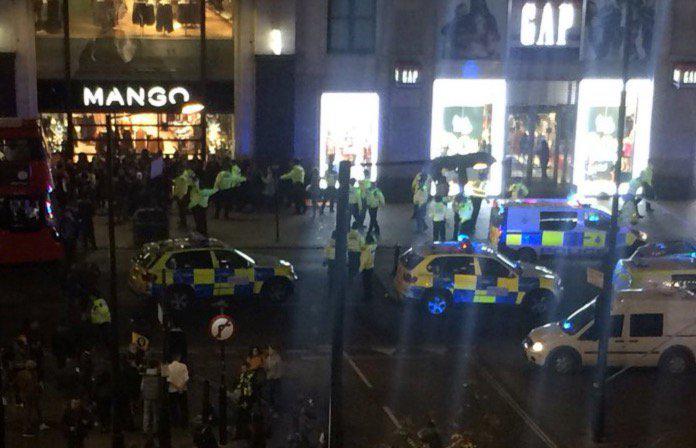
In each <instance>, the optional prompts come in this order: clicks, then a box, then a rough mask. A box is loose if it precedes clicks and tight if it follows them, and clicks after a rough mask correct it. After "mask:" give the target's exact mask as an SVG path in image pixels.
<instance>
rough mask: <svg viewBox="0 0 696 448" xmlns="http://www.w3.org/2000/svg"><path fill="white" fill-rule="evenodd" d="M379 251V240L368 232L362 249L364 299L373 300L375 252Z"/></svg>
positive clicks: (361, 267)
mask: <svg viewBox="0 0 696 448" xmlns="http://www.w3.org/2000/svg"><path fill="white" fill-rule="evenodd" d="M376 251H377V241H376V239H375V237H374V236H373V235H372V234H371V233H368V234H367V236H366V237H365V244H363V246H362V249H361V251H360V272H361V275H362V283H363V299H364V300H366V301H369V300H372V277H373V273H374V269H375V252H376Z"/></svg>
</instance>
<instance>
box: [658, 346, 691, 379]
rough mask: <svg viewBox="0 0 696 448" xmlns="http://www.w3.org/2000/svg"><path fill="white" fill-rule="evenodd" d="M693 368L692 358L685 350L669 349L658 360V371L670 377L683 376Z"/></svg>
mask: <svg viewBox="0 0 696 448" xmlns="http://www.w3.org/2000/svg"><path fill="white" fill-rule="evenodd" d="M693 367H694V356H693V354H692V353H691V352H690V351H689V350H687V349H686V348H679V347H677V348H671V349H669V350H667V351H666V352H665V353H663V355H662V357H661V358H660V370H662V371H663V372H665V373H669V374H670V375H683V374H685V373H688V372H690V371H691V370H693Z"/></svg>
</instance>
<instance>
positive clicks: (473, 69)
mask: <svg viewBox="0 0 696 448" xmlns="http://www.w3.org/2000/svg"><path fill="white" fill-rule="evenodd" d="M480 75H481V68H480V67H479V65H478V64H477V63H476V61H466V62H465V63H464V64H462V77H463V78H478V77H479V76H480Z"/></svg>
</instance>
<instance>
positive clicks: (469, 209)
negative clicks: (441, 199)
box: [452, 193, 474, 241]
mask: <svg viewBox="0 0 696 448" xmlns="http://www.w3.org/2000/svg"><path fill="white" fill-rule="evenodd" d="M452 210H453V212H454V221H453V222H454V226H453V227H454V229H453V231H452V240H453V241H457V240H459V236H460V235H462V234H464V233H465V229H466V228H467V226H468V222H469V220H471V215H472V213H473V212H474V204H473V203H472V202H471V199H469V197H468V196H465V195H464V194H463V193H459V194H458V195H457V196H455V198H454V201H453V202H452Z"/></svg>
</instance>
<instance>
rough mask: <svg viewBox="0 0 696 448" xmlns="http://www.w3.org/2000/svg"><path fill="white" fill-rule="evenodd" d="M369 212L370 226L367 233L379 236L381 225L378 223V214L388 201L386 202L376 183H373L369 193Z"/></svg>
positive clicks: (367, 201)
mask: <svg viewBox="0 0 696 448" xmlns="http://www.w3.org/2000/svg"><path fill="white" fill-rule="evenodd" d="M365 202H366V204H367V210H368V212H369V214H370V226H369V227H368V228H367V233H372V232H375V233H376V234H379V233H380V231H379V223H378V222H377V212H378V211H379V209H380V208H382V207H384V205H385V204H386V201H385V200H384V193H382V190H380V189H379V187H378V186H377V184H376V183H373V184H372V186H371V187H370V189H369V190H368V191H367V200H366V201H365Z"/></svg>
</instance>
